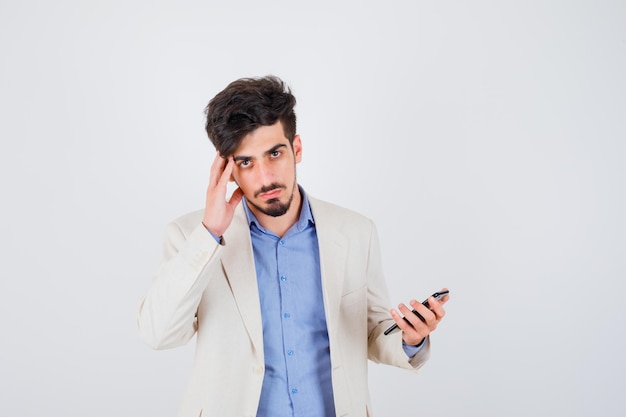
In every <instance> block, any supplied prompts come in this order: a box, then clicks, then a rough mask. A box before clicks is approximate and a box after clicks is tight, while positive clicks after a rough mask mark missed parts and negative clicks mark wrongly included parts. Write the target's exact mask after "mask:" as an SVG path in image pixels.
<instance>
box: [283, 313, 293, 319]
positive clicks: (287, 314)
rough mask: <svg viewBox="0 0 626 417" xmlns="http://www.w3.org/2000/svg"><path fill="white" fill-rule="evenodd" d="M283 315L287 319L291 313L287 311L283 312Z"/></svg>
mask: <svg viewBox="0 0 626 417" xmlns="http://www.w3.org/2000/svg"><path fill="white" fill-rule="evenodd" d="M283 316H284V317H285V318H286V319H288V318H289V317H291V314H289V313H285V314H283Z"/></svg>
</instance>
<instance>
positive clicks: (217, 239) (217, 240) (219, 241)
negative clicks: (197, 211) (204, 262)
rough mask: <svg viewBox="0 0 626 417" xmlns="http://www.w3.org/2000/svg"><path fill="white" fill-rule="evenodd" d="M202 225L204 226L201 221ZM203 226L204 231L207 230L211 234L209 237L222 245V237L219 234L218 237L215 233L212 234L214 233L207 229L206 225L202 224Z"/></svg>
mask: <svg viewBox="0 0 626 417" xmlns="http://www.w3.org/2000/svg"><path fill="white" fill-rule="evenodd" d="M202 226H204V223H202ZM204 228H205V229H206V231H207V232H209V234H210V235H211V237H212V238H213V239H215V241H216V242H217V243H218V244H220V245H223V244H224V239H223V238H222V237H221V236H220V237H217V236H215V235H214V234H213V233H212V232H211V231H210V230H209V229H207V227H206V226H204Z"/></svg>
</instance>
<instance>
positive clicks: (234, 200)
mask: <svg viewBox="0 0 626 417" xmlns="http://www.w3.org/2000/svg"><path fill="white" fill-rule="evenodd" d="M242 198H243V191H242V189H241V188H239V187H237V189H236V190H235V191H233V193H232V195H231V196H230V199H229V200H228V205H229V206H230V207H231V208H232V209H234V208H235V206H236V205H237V204H239V202H240V201H241V199H242Z"/></svg>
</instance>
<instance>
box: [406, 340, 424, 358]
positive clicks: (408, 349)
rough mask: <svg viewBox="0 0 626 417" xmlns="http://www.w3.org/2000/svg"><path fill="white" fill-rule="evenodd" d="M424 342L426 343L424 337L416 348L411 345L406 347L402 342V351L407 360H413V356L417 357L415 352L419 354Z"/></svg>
mask: <svg viewBox="0 0 626 417" xmlns="http://www.w3.org/2000/svg"><path fill="white" fill-rule="evenodd" d="M424 342H426V337H425V338H424V340H422V342H421V343H420V344H419V345H417V346H412V345H407V344H406V343H405V342H404V340H403V341H402V349H403V350H404V353H406V356H408V357H409V359H411V358H413V357H414V356H415V355H417V352H419V351H420V350H422V348H423V347H424Z"/></svg>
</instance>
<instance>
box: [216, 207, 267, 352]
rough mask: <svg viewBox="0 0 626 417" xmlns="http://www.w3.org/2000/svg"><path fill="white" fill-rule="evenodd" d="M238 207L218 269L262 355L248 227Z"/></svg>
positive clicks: (255, 282)
mask: <svg viewBox="0 0 626 417" xmlns="http://www.w3.org/2000/svg"><path fill="white" fill-rule="evenodd" d="M242 204H243V203H240V204H239V205H238V206H237V209H236V210H235V215H234V217H233V221H232V223H231V225H230V226H229V227H228V230H227V231H226V232H225V233H224V243H225V248H224V249H225V250H224V251H223V253H222V265H223V267H224V272H225V274H226V278H227V279H228V282H229V284H230V288H231V290H232V292H233V296H234V298H235V302H236V304H237V308H238V309H239V314H241V318H242V320H243V323H244V325H245V327H246V329H247V330H248V334H249V336H250V339H251V340H252V343H253V345H254V347H255V349H257V350H258V351H259V352H263V323H262V321H261V303H260V301H259V288H258V284H257V278H256V269H255V267H254V254H253V252H252V240H251V239H250V226H249V225H248V221H247V219H246V214H245V211H244V210H243V206H242Z"/></svg>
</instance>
